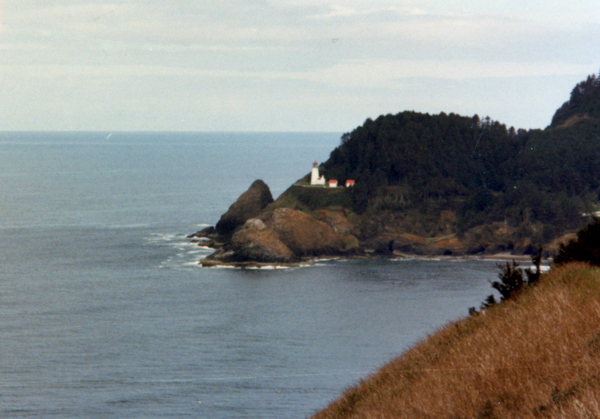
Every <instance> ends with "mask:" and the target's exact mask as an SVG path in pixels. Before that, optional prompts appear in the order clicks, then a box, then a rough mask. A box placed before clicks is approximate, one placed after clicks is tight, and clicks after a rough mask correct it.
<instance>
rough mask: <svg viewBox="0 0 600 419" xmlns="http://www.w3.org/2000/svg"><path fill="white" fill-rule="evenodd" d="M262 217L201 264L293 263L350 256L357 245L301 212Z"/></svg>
mask: <svg viewBox="0 0 600 419" xmlns="http://www.w3.org/2000/svg"><path fill="white" fill-rule="evenodd" d="M265 218H266V219H265V220H264V221H263V220H260V219H258V218H251V219H249V220H247V221H246V223H245V224H244V225H243V226H242V227H241V228H238V229H237V230H236V231H235V232H234V233H233V235H232V237H231V240H229V242H227V243H226V244H225V245H224V246H222V247H221V248H220V249H218V250H217V251H216V252H215V253H213V254H212V255H210V256H208V257H207V258H205V259H203V260H202V261H201V263H202V265H204V266H213V265H218V264H234V265H236V264H237V265H240V266H247V264H249V263H256V264H265V263H294V262H299V261H301V260H302V258H311V257H317V256H334V255H342V254H350V253H352V251H354V250H355V249H356V247H357V246H358V240H357V239H356V238H355V237H354V236H350V235H343V234H339V233H336V232H335V231H334V230H333V229H332V228H331V227H330V226H329V225H327V224H326V223H324V222H322V221H318V220H316V219H315V218H313V217H311V216H310V215H308V214H306V213H305V212H302V211H298V210H293V209H290V208H278V209H276V210H274V211H273V212H270V213H269V214H268V215H266V216H265Z"/></svg>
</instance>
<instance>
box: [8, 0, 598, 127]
mask: <svg viewBox="0 0 600 419" xmlns="http://www.w3.org/2000/svg"><path fill="white" fill-rule="evenodd" d="M0 19H1V20H0V24H1V27H0V75H1V78H2V80H1V83H0V96H1V97H2V98H3V100H2V101H0V130H106V131H110V130H190V131H196V130H197V131H349V130H351V129H353V128H354V127H356V126H357V125H360V124H362V122H363V121H364V120H365V119H366V118H368V117H371V118H374V117H377V116H378V115H380V114H387V113H397V112H401V111H404V110H415V111H419V112H429V113H438V112H440V111H445V112H448V113H449V112H455V113H459V114H463V115H469V116H470V115H473V114H475V113H477V114H479V115H480V116H482V117H483V116H490V117H491V118H492V119H494V120H499V121H501V122H503V123H506V124H507V125H509V126H510V125H514V126H515V127H517V128H535V127H545V126H546V125H548V124H549V122H550V119H551V117H552V114H553V113H554V111H555V110H556V108H557V107H559V106H560V105H561V104H562V103H563V102H564V101H565V100H567V99H568V97H569V93H570V91H571V89H572V88H573V86H574V85H575V83H577V82H578V81H580V80H582V79H583V78H585V77H586V76H587V75H588V74H591V73H597V72H598V71H599V70H600V42H598V40H599V39H600V1H598V0H570V1H568V2H566V1H549V0H531V1H516V0H515V1H509V0H487V1H481V0H478V1H475V0H461V1H458V0H452V1H438V0H421V1H412V0H397V1H391V0H390V1H383V0H371V1H365V0H347V1H327V0H319V1H316V0H280V1H268V0H221V1H211V2H208V1H201V0H200V1H198V0H194V1H192V0H169V1H165V0H160V1H159V0H124V1H95V0H87V1H86V0H0Z"/></svg>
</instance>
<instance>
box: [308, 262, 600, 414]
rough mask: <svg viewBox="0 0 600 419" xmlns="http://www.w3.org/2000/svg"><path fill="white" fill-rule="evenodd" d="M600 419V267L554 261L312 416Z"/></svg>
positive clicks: (427, 339)
mask: <svg viewBox="0 0 600 419" xmlns="http://www.w3.org/2000/svg"><path fill="white" fill-rule="evenodd" d="M590 417H594V418H597V417H600V268H596V267H590V266H589V265H586V264H583V263H572V264H567V265H564V266H561V267H554V268H553V269H552V271H551V272H550V273H548V274H546V275H543V276H542V277H541V279H540V282H539V283H538V284H537V285H536V286H532V287H528V288H526V289H525V290H524V291H523V292H522V293H521V294H520V295H519V296H518V297H517V298H515V299H511V300H507V301H505V302H503V303H502V304H497V305H495V306H492V307H491V308H489V309H486V310H484V311H483V312H482V313H480V314H479V315H476V316H472V317H468V318H465V319H462V320H459V321H457V322H453V323H450V324H448V325H446V326H445V327H443V328H441V329H440V330H438V331H437V332H436V333H434V334H433V335H431V336H429V337H427V338H425V339H423V340H422V341H421V342H419V343H418V344H416V345H415V346H414V347H412V348H411V349H409V350H408V351H406V352H405V353H404V354H402V355H401V356H400V357H398V358H397V359H395V360H393V361H392V362H390V363H389V364H387V365H385V366H384V367H383V368H381V369H380V370H379V371H378V372H376V373H374V374H373V375H372V376H370V377H368V378H366V379H365V380H363V381H362V382H360V383H359V384H358V385H357V386H356V387H354V388H351V389H349V390H347V391H346V392H345V393H344V394H343V395H342V396H341V397H340V398H339V399H338V400H336V401H334V402H333V403H332V404H331V405H330V406H328V407H327V408H326V409H324V410H323V411H321V412H319V413H317V414H316V415H315V416H314V419H325V418H411V419H414V418H456V419H457V418H590Z"/></svg>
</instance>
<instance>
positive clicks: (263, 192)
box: [215, 179, 273, 236]
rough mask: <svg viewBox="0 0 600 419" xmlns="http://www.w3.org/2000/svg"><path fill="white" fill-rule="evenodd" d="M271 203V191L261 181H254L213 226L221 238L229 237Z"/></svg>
mask: <svg viewBox="0 0 600 419" xmlns="http://www.w3.org/2000/svg"><path fill="white" fill-rule="evenodd" d="M272 202H273V195H271V190H270V189H269V187H268V186H267V184H266V183H265V182H263V181H262V180H260V179H259V180H255V181H254V182H253V183H252V185H250V188H248V190H247V191H246V192H244V193H243V194H242V195H241V196H240V197H239V198H238V199H237V200H236V201H235V202H234V203H233V204H232V205H231V206H230V207H229V210H227V212H226V213H225V214H223V215H222V216H221V219H220V220H219V222H218V223H217V225H216V226H215V230H216V232H217V233H218V234H219V235H221V236H230V235H231V234H232V233H233V231H234V230H235V229H236V228H238V227H240V226H241V225H243V224H244V223H245V222H246V221H247V220H249V219H250V218H255V217H257V216H258V215H260V213H261V212H262V210H264V209H265V208H266V207H267V205H269V204H270V203H272Z"/></svg>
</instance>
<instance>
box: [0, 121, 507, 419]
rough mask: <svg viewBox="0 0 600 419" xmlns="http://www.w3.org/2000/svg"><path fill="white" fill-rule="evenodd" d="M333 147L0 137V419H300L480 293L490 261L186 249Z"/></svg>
mask: <svg viewBox="0 0 600 419" xmlns="http://www.w3.org/2000/svg"><path fill="white" fill-rule="evenodd" d="M339 139H340V133H121V132H113V133H111V132H89V133H86V132H78V133H61V132H51V133H44V132H13V133H10V132H4V133H0V215H1V216H0V266H1V269H0V357H1V362H0V374H1V375H0V376H1V381H0V386H1V387H0V417H2V418H17V417H18V418H53V417H55V418H111V417H114V418H168V417H176V418H186V417H193V418H278V419H281V418H305V417H308V416H310V415H311V414H313V413H314V412H315V411H317V410H318V409H319V408H322V407H324V406H325V405H326V404H327V403H329V402H330V401H332V400H333V399H335V398H336V397H337V396H338V395H339V394H340V393H341V392H342V391H343V390H344V389H346V388H348V387H349V386H351V385H353V384H356V383H357V382H358V381H359V380H360V379H361V378H362V377H365V376H367V375H368V374H370V373H372V372H374V371H375V370H376V369H377V368H378V367H379V366H381V365H382V364H383V363H385V362H386V361H389V360H390V359H392V358H393V357H395V356H397V355H399V354H400V353H401V352H402V351H403V350H404V349H406V348H407V347H409V346H410V345H412V344H414V343H415V342H417V341H418V340H419V339H421V338H423V337H425V336H426V335H427V334H428V333H431V332H433V331H434V330H435V328H436V327H439V326H441V325H443V324H444V323H446V322H447V321H449V320H453V319H457V318H459V317H461V316H465V315H467V311H468V308H469V307H471V306H479V304H480V303H481V302H482V301H483V299H484V298H485V297H486V296H487V295H489V294H490V293H491V290H492V289H491V287H490V285H489V282H488V280H489V279H494V278H495V277H496V275H497V271H498V270H497V267H496V264H495V263H494V262H489V261H477V260H471V261H467V260H458V259H457V260H448V259H444V260H423V259H407V260H401V261H389V260H368V261H343V260H324V261H320V262H318V263H316V264H315V265H314V266H309V267H302V268H293V269H254V270H252V269H248V270H242V269H232V268H202V267H200V266H198V264H197V261H198V260H199V259H200V258H201V257H203V256H206V255H207V254H209V250H207V249H202V248H199V247H198V246H196V245H194V244H191V243H190V241H189V240H188V239H186V237H185V236H186V235H188V234H190V233H193V232H195V231H197V230H199V229H201V228H203V227H204V226H206V225H214V224H215V223H216V222H217V221H218V219H219V216H220V215H221V214H222V213H224V212H225V211H226V210H227V208H228V207H229V205H231V204H232V203H233V201H234V200H235V199H236V198H237V197H238V196H239V195H240V194H241V193H242V192H244V191H245V190H246V189H247V188H248V187H249V186H250V184H251V183H252V182H253V181H254V180H255V179H263V180H264V181H265V182H266V183H267V184H268V185H269V186H270V187H271V191H272V192H273V195H274V197H277V196H278V195H279V194H280V193H281V192H283V191H284V190H285V189H286V188H287V187H288V186H289V185H290V184H291V183H293V182H294V181H295V180H297V179H299V178H301V177H302V176H304V175H305V174H307V173H308V172H309V171H310V168H311V165H312V162H313V161H314V160H315V159H316V160H318V161H324V160H326V159H327V158H328V156H329V153H330V152H331V150H333V148H334V147H335V146H337V145H338V143H339Z"/></svg>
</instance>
